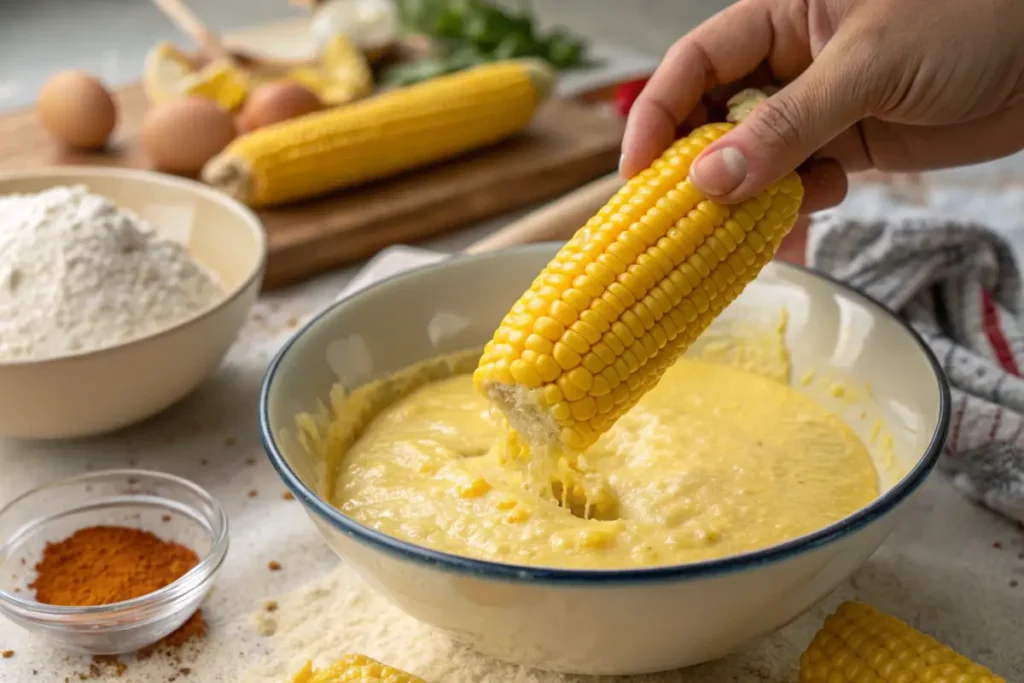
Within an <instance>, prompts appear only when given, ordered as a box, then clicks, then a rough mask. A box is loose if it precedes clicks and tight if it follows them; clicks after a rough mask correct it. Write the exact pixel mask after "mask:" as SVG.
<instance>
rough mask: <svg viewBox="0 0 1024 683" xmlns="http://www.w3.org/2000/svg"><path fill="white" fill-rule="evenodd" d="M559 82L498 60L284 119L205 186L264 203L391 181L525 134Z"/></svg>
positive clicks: (529, 66)
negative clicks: (388, 178) (408, 173)
mask: <svg viewBox="0 0 1024 683" xmlns="http://www.w3.org/2000/svg"><path fill="white" fill-rule="evenodd" d="M552 79H553V77H552V72H551V69H550V68H549V67H547V66H545V65H543V64H542V63H540V62H537V61H534V60H510V61H505V62H495V63H492V64H486V65H482V66H478V67H474V68H470V69H466V70H464V71H460V72H458V73H455V74H451V75H448V76H443V77H440V78H436V79H433V80H430V81H427V82H424V83H421V84H418V85H413V86H409V87H407V88H400V89H398V90H394V91H391V92H388V93H384V94H381V95H377V96H375V97H371V98H369V99H364V100H360V101H358V102H355V103H353V104H350V105H346V106H341V107H338V108H335V109H329V110H325V111H322V112H317V113H313V114H309V115H307V116H302V117H299V118H297V119H292V120H290V121H283V122H281V123H279V124H276V125H273V126H267V127H266V128H262V129H259V130H256V131H253V132H251V133H248V134H246V135H243V136H241V137H239V138H238V139H236V140H235V141H233V142H232V143H231V144H230V145H229V146H228V147H227V148H226V149H225V150H224V151H223V152H221V153H220V154H219V155H217V156H216V157H214V158H213V159H211V160H210V162H209V163H208V164H207V165H206V167H205V168H204V169H203V179H204V180H205V181H206V182H208V183H209V184H211V185H213V186H214V187H217V188H219V189H221V190H223V191H225V192H227V193H228V194H230V195H232V196H233V197H235V198H236V199H239V200H241V201H243V202H245V203H247V204H249V205H250V206H266V205H272V204H282V203H286V202H291V201H296V200H299V199H305V198H308V197H313V196H317V195H320V194H324V193H326V192H330V191H333V190H339V189H343V188H347V187H353V186H356V185H360V184H362V183H366V182H369V181H371V180H376V179H379V178H385V177H389V176H392V175H395V174H397V173H401V172H403V171H407V170H410V169H414V168H418V167H421V166H424V165H427V164H431V163H435V162H438V161H442V160H444V159H448V158H451V157H454V156H457V155H459V154H462V153H464V152H467V151H470V150H473V149H477V148H480V147H484V146H486V145H490V144H493V143H495V142H498V141H500V140H502V139H504V138H507V137H510V136H511V135H514V134H515V133H518V132H520V131H522V130H524V129H525V128H527V126H529V124H530V120H531V119H532V118H533V114H534V111H535V110H536V109H537V106H538V105H539V104H540V103H541V102H542V101H543V100H544V98H545V97H546V96H547V94H548V92H549V91H550V88H551V84H552Z"/></svg>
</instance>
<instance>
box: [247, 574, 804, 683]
mask: <svg viewBox="0 0 1024 683" xmlns="http://www.w3.org/2000/svg"><path fill="white" fill-rule="evenodd" d="M275 603H276V607H275V609H274V610H273V611H271V612H268V611H266V610H265V609H262V610H260V611H258V612H256V613H255V614H254V615H253V618H254V622H255V624H254V626H255V628H256V630H258V631H259V632H260V633H262V634H264V635H269V634H273V635H272V636H271V637H270V639H269V640H270V647H271V650H272V654H271V655H270V656H268V657H267V658H266V659H265V660H264V661H262V662H260V663H258V664H256V666H254V667H253V668H252V669H250V670H249V671H247V672H246V673H245V674H244V675H243V676H242V678H241V679H240V683H289V682H290V681H291V680H292V676H294V674H295V673H296V672H298V671H299V670H300V669H301V668H302V667H303V665H305V663H306V661H308V660H312V661H313V664H314V665H315V666H318V667H322V666H326V665H327V664H330V663H331V662H334V661H335V660H338V659H340V658H341V657H343V656H345V655H346V654H353V653H358V654H364V655H366V656H368V657H372V658H374V659H376V660H378V661H380V662H383V663H385V664H389V665H391V666H394V667H397V668H399V669H402V670H403V671H407V672H408V673H411V674H413V675H416V676H419V677H420V678H422V679H424V680H425V681H427V683H757V682H761V681H767V682H770V683H783V682H784V681H794V680H796V676H797V670H796V668H797V663H798V660H799V657H800V652H801V650H802V649H803V646H805V645H806V644H807V643H808V642H810V640H811V637H812V636H813V633H814V630H815V629H816V627H817V624H816V623H815V620H814V619H812V620H811V621H810V622H807V623H805V624H804V626H803V627H800V626H796V627H795V628H794V627H792V626H791V627H790V628H788V629H786V631H785V632H784V633H780V634H776V635H775V636H773V637H772V638H770V639H769V640H767V641H765V642H763V643H762V644H760V645H758V646H757V647H755V648H754V649H752V650H749V651H747V652H745V653H741V654H738V655H733V656H731V657H727V658H726V659H723V660H720V661H717V662H712V663H710V664H706V665H703V666H699V667H695V668H692V669H688V670H686V671H672V672H667V673H662V674H651V675H645V676H567V675H561V674H554V673H548V672H544V671H537V670H535V669H526V668H523V667H519V666H512V665H510V664H505V663H503V662H499V661H497V660H494V659H491V658H489V657H484V656H483V655H479V654H476V653H475V652H473V651H472V650H469V649H468V648H465V647H463V646H461V645H458V644H456V643H455V642H453V641H452V640H450V639H449V638H448V637H447V636H445V635H444V634H443V633H441V632H439V631H437V630H435V629H433V628H432V627H430V626H427V625H426V624H422V623H420V622H418V621H416V620H415V619H413V618H412V617H410V616H407V615H406V614H405V613H404V612H402V611H401V610H399V609H398V608H397V607H395V606H393V605H392V604H391V603H390V602H389V601H388V600H387V599H386V598H385V597H384V596H382V595H380V594H379V593H377V592H376V591H374V590H373V589H372V588H370V587H369V586H368V585H367V584H366V583H364V582H363V581H362V579H360V578H359V577H358V576H357V575H356V573H355V572H354V571H353V570H351V569H349V568H348V567H347V566H345V565H342V566H340V567H339V568H338V569H336V570H335V571H334V572H332V573H331V574H330V575H328V576H327V577H325V578H324V579H322V580H320V581H316V582H314V583H312V584H310V585H307V586H305V587H303V588H300V589H298V590H296V591H295V592H293V593H291V594H289V595H286V596H284V597H281V598H277V599H276V600H275ZM817 623H819V624H820V622H817ZM808 626H810V629H809V630H808V628H807V627H808Z"/></svg>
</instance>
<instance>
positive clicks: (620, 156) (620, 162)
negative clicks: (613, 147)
mask: <svg viewBox="0 0 1024 683" xmlns="http://www.w3.org/2000/svg"><path fill="white" fill-rule="evenodd" d="M625 160H626V155H625V154H620V155H619V175H622V162H623V161H625Z"/></svg>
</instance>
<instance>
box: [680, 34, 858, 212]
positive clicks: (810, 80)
mask: <svg viewBox="0 0 1024 683" xmlns="http://www.w3.org/2000/svg"><path fill="white" fill-rule="evenodd" d="M836 42H838V41H835V40H833V41H831V42H830V43H829V45H827V46H826V50H823V51H822V52H821V54H820V55H819V58H818V59H817V60H815V61H814V62H812V64H811V66H810V67H808V68H807V70H805V71H804V72H803V73H802V74H801V75H800V76H798V77H797V79H796V80H794V81H793V82H792V83H790V84H789V85H787V86H786V87H785V88H783V89H782V90H780V91H779V92H777V93H775V94H774V95H772V96H771V97H769V98H768V99H766V100H763V101H762V102H760V103H759V104H758V105H757V106H756V107H754V109H753V110H752V111H751V112H750V113H749V114H748V115H747V117H746V118H745V119H744V120H743V121H742V122H740V123H739V124H738V125H737V126H736V128H734V129H733V130H731V131H729V132H728V133H726V134H725V135H723V136H722V137H721V138H720V139H719V140H717V141H715V142H714V143H713V144H711V145H709V146H708V147H707V149H705V150H704V151H703V152H702V153H701V154H700V155H699V156H698V157H697V159H696V160H695V161H694V163H693V166H692V167H691V168H690V178H691V180H693V182H694V184H695V185H696V186H697V187H698V188H699V189H700V190H701V191H702V192H704V194H706V195H707V196H709V197H713V198H714V199H716V200H719V201H722V202H725V203H734V202H740V201H743V200H745V199H749V198H750V197H753V196H754V195H756V194H758V193H759V192H761V191H763V190H764V189H765V188H767V187H768V186H769V185H771V184H772V183H774V182H776V181H777V180H779V179H780V178H782V177H783V176H785V175H786V174H787V173H790V172H791V171H793V170H795V169H796V168H797V166H799V165H800V164H802V163H803V162H805V161H806V160H807V159H809V158H810V157H811V155H812V154H814V153H815V152H816V151H817V150H819V149H821V148H822V147H824V146H825V144H826V143H828V142H829V141H830V140H832V139H833V138H834V137H836V136H837V135H839V134H840V133H842V132H843V131H844V130H846V129H847V128H849V127H850V126H852V125H854V124H855V123H857V122H858V121H860V120H861V119H862V118H864V117H865V116H867V115H868V112H869V109H870V99H869V95H868V93H867V92H866V91H865V89H864V88H863V87H861V86H860V83H863V82H864V77H863V72H864V71H865V69H861V70H858V69H857V68H853V67H852V65H851V64H852V63H853V62H854V60H851V59H850V54H849V52H847V54H846V57H845V59H844V58H843V57H841V56H840V55H837V54H836V53H837V52H839V50H838V49H836V46H835V45H833V44H834V43H836ZM830 47H831V48H832V49H829V48H830ZM826 52H827V53H828V54H826Z"/></svg>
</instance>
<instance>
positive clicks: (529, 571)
mask: <svg viewBox="0 0 1024 683" xmlns="http://www.w3.org/2000/svg"><path fill="white" fill-rule="evenodd" d="M555 249H556V246H554V245H550V244H542V245H534V246H529V247H522V248H516V249H512V250H506V251H501V252H495V253H490V254H484V255H480V256H472V257H460V258H455V259H453V260H449V261H446V262H443V263H441V264H438V265H434V266H427V267H425V268H421V269H418V270H415V271H413V272H409V273H407V274H404V275H399V276H397V277H394V278H392V279H390V280H387V281H385V282H382V283H380V284H377V285H374V286H372V287H370V288H368V289H365V290H363V291H361V292H359V293H357V294H355V295H353V296H352V297H350V298H348V299H345V300H342V301H340V302H338V303H336V304H335V305H333V306H331V307H330V308H329V309H327V310H326V311H325V312H324V313H322V314H321V315H320V316H319V317H318V318H316V319H315V320H313V321H312V322H311V323H309V324H308V325H307V326H306V327H305V328H304V329H303V330H301V331H300V332H299V333H298V334H296V335H295V337H294V338H293V339H292V340H291V341H290V342H289V343H288V344H287V345H286V346H285V347H284V348H283V349H282V350H281V352H280V354H279V355H278V356H277V358H276V359H275V360H274V361H273V363H272V364H271V366H270V369H269V370H268V373H267V376H266V380H265V383H264V387H263V394H262V397H261V403H260V410H261V423H262V432H263V439H264V444H265V447H266V449H267V451H268V453H269V454H270V458H271V460H272V462H273V464H274V466H275V467H276V468H277V470H278V472H279V473H280V475H281V477H282V479H283V480H284V482H285V483H286V484H287V486H288V487H289V488H290V489H291V490H292V491H293V492H294V494H295V495H296V496H297V497H298V498H299V500H301V501H302V502H303V504H304V505H305V506H306V509H307V511H308V512H309V514H310V517H311V518H312V519H313V521H314V523H315V524H316V526H317V527H318V528H319V530H320V532H321V533H322V534H323V537H324V538H325V539H326V541H327V543H328V544H330V546H331V547H332V548H333V549H334V550H335V551H336V552H337V553H338V555H339V556H341V557H342V558H343V559H344V560H345V561H346V562H348V563H349V564H350V565H351V566H352V567H353V568H354V569H355V570H356V571H358V572H359V574H360V575H362V576H363V577H364V578H365V579H366V580H367V581H369V582H370V583H371V584H372V585H373V586H375V587H376V588H377V589H378V590H380V591H381V592H382V593H383V594H384V595H386V596H387V597H388V598H389V599H390V600H392V601H393V602H394V603H395V604H396V605H397V606H398V607H400V608H401V609H402V610H404V611H405V612H407V613H408V614H410V615H412V616H413V617H415V618H417V619H420V620H422V621H424V622H427V623H429V624H433V625H434V626H436V627H438V628H440V629H443V630H444V631H446V632H448V633H449V634H451V635H452V636H453V637H454V638H456V639H458V640H460V641H462V642H464V643H466V644H467V645H469V646H470V647H473V648H475V649H476V650H478V651H480V652H482V653H484V654H487V655H491V656H493V657H496V658H498V659H501V660H505V661H508V662H513V663H518V664H524V665H528V666H532V667H538V668H542V669H548V670H554V671H561V672H571V673H582V674H638V673H646V672H655V671H664V670H669V669H675V668H679V667H684V666H689V665H693V664H698V663H700V662H705V661H708V660H711V659H716V658H718V657H721V656H723V655H726V654H728V653H730V652H733V651H735V650H737V649H740V648H742V647H744V646H746V645H748V644H750V643H751V642H752V641H754V640H756V639H758V638H760V637H762V636H765V635H767V634H769V633H771V632H772V631H775V630H776V629H778V628H780V627H782V626H784V625H786V624H787V623H789V622H790V621H792V620H793V619H795V618H796V617H798V616H800V615H801V614H802V613H803V612H805V611H806V610H808V609H809V608H810V607H812V606H813V605H814V604H815V603H817V602H818V601H820V600H821V599H822V598H824V597H825V596H826V595H828V594H829V593H830V592H831V591H832V590H833V588H835V587H836V586H837V585H838V584H839V583H840V582H841V581H843V580H844V579H845V578H847V577H848V576H849V575H850V574H851V573H852V572H853V571H854V570H856V569H857V567H859V566H860V565H861V563H863V562H864V561H865V560H866V559H867V558H868V557H869V556H870V555H871V554H872V553H873V552H874V551H875V549H876V548H878V546H879V545H880V544H881V543H882V541H883V540H884V539H885V537H886V536H887V535H888V534H889V532H890V530H891V529H892V528H893V525H894V524H896V522H897V519H898V517H899V514H898V513H899V512H900V508H901V507H902V506H903V505H904V503H905V502H906V501H907V498H908V497H909V496H910V495H911V494H912V493H913V492H914V491H915V490H916V489H917V487H918V486H919V485H920V484H921V482H922V480H923V479H924V478H925V476H926V475H927V474H928V472H929V471H930V470H931V469H932V467H933V466H934V465H935V462H936V459H937V458H938V456H939V451H940V449H941V447H942V442H943V438H944V435H945V431H946V427H947V423H948V419H949V390H948V388H947V386H946V384H945V382H944V380H943V378H942V374H941V372H940V370H939V366H938V364H937V363H936V361H935V359H934V357H933V356H932V355H931V353H929V351H928V350H927V349H926V347H925V346H924V344H923V343H922V342H921V340H920V339H919V338H918V337H917V336H916V335H915V334H914V333H913V332H912V331H911V330H910V329H908V328H907V327H906V326H905V325H904V324H903V323H902V322H900V321H899V320H898V319H897V318H895V317H894V316H892V315H891V314H890V313H888V312H887V311H886V310H884V309H883V308H882V307H881V306H879V305H877V304H875V303H873V302H872V301H870V300H868V299H866V298H865V297H863V296H861V295H859V294H857V293H856V292H854V291H852V290H850V289H848V288H847V287H845V286H843V285H840V284H837V283H835V282H832V281H830V280H828V279H825V278H823V277H821V276H818V275H815V274H813V273H811V272H809V271H807V270H804V269H801V268H797V267H793V266H787V265H783V264H779V263H773V264H771V265H770V266H768V267H767V268H766V269H765V270H764V271H763V272H762V274H761V275H760V277H759V278H758V279H757V280H756V281H755V282H754V283H753V284H752V285H751V286H750V287H748V288H747V290H746V291H745V292H744V294H743V295H742V297H741V298H740V299H738V300H737V301H736V302H735V303H734V304H733V305H732V306H731V307H730V308H729V309H728V310H727V311H726V313H725V314H724V316H723V320H724V321H725V323H726V324H728V321H729V319H740V320H745V321H746V320H753V321H757V322H774V321H777V320H778V315H779V313H780V311H781V309H782V308H783V307H785V309H786V310H787V311H788V314H789V323H788V328H787V330H788V331H787V335H786V336H787V339H788V343H789V345H790V347H791V350H792V353H793V358H794V364H795V368H794V377H796V378H801V377H802V376H803V373H804V372H806V371H807V370H809V369H812V368H813V369H817V370H819V371H826V370H827V371H829V372H835V373H836V374H837V375H839V374H843V375H845V376H847V377H850V378H852V380H853V383H854V384H863V383H866V382H870V384H871V390H872V393H873V395H874V397H875V399H874V402H875V405H877V409H878V411H879V413H880V416H881V417H883V418H884V419H885V421H886V422H887V424H888V426H889V428H890V429H891V431H892V436H893V446H894V448H893V450H894V451H895V454H894V459H895V463H892V464H893V465H894V466H893V467H880V470H879V471H880V475H881V476H880V479H881V483H882V489H883V490H884V493H883V494H882V495H881V496H880V497H879V498H878V499H877V500H876V501H875V502H873V503H872V504H871V505H869V506H867V507H866V508H864V509H862V510H860V511H858V512H856V513H855V514H853V515H851V516H849V517H848V518H846V519H843V520H841V521H839V522H837V523H835V524H833V525H831V526H829V527H827V528H825V529H821V530H820V531H817V532H815V533H813V534H809V535H807V536H804V537H801V538H797V539H794V540H792V541H789V542H787V543H783V544H781V545H777V546H774V547H770V548H766V549H763V550H759V551H756V552H751V553H747V554H744V555H739V556H734V557H728V558H724V559H719V560H713V561H708V562H700V563H695V564H688V565H679V566H665V567H656V568H646V569H630V570H616V571H576V570H560V569H549V568H537V567H526V566H512V565H504V564H496V563H492V562H483V561H479V560H472V559H466V558H463V557H456V556H453V555H448V554H445V553H441V552H436V551H433V550H427V549H424V548H422V547H418V546H416V545H413V544H411V543H407V542H404V541H400V540H396V539H393V538H389V537H386V536H384V535H382V534H380V533H378V532H376V531H373V530H370V529H368V528H366V527H363V526H361V525H360V524H358V523H356V522H354V521H352V520H351V519H349V518H347V517H345V516H344V515H342V514H341V513H339V512H338V511H337V510H335V509H334V508H332V507H331V506H330V505H329V504H328V503H327V502H325V501H324V500H323V499H321V498H320V497H319V496H318V495H317V490H318V483H319V479H318V477H319V472H320V469H319V467H318V463H316V462H313V461H312V459H311V458H310V457H309V456H307V455H306V453H305V451H304V450H303V448H302V447H301V446H300V445H299V444H298V443H297V440H296V438H295V434H296V431H295V415H296V414H297V413H300V412H303V411H315V410H316V408H317V403H318V402H319V401H325V400H326V398H327V396H328V391H329V389H330V387H331V385H332V384H333V383H335V382H338V381H340V382H342V383H343V384H344V385H345V386H346V387H349V388H351V387H355V386H358V385H360V384H363V383H366V382H368V381H370V380H373V379H377V378H380V377H381V376H384V375H387V374H389V373H392V372H394V371H396V370H399V369H401V368H403V367H406V366H408V365H411V364H413V363H415V362H417V361H421V360H424V359H426V358H429V357H433V356H436V355H439V354H444V353H448V352H452V351H456V350H460V349H464V348H468V347H472V346H482V345H483V343H484V342H485V341H486V340H487V339H488V338H489V336H490V335H491V333H492V332H493V330H494V329H495V327H496V326H497V325H498V322H499V321H500V319H501V317H502V315H503V314H504V313H505V312H506V311H507V309H508V308H509V307H510V306H511V304H512V303H513V302H514V301H515V300H516V299H517V298H518V296H519V294H520V293H521V292H522V291H523V290H524V289H526V288H527V287H528V286H529V284H530V282H531V280H532V279H533V277H534V276H535V275H536V273H537V272H539V271H540V270H541V269H542V268H543V266H544V264H545V263H546V262H547V261H548V260H549V259H550V258H551V256H552V255H553V254H554V251H555ZM796 384H797V385H798V386H799V385H800V384H801V383H800V382H797V383H796ZM833 400H834V399H833ZM840 404H841V402H838V403H836V405H835V408H836V409H837V410H840V411H841V410H842V409H843V406H842V405H840ZM859 410H860V409H858V415H859ZM851 419H852V418H851ZM862 422H863V421H862ZM851 426H853V427H854V428H855V429H857V430H858V431H859V432H860V433H861V435H862V436H863V437H864V438H865V439H866V440H867V438H868V437H869V432H870V431H871V429H872V426H873V424H871V420H868V421H866V423H865V424H860V423H857V424H855V423H854V421H851ZM879 458H880V461H881V460H882V459H884V455H883V454H879Z"/></svg>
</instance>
